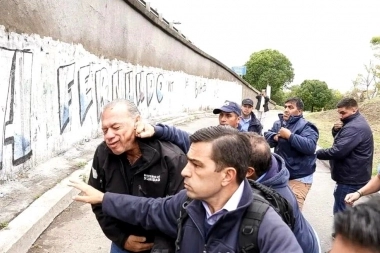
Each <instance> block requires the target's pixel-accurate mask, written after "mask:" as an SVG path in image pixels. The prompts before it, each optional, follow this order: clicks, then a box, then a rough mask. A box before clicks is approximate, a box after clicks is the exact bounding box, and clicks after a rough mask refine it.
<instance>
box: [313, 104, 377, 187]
mask: <svg viewBox="0 0 380 253" xmlns="http://www.w3.org/2000/svg"><path fill="white" fill-rule="evenodd" d="M333 136H335V138H334V143H333V146H332V147H331V148H328V149H320V150H318V151H317V157H318V159H321V160H330V167H331V177H332V179H333V180H334V181H336V182H337V183H338V184H348V185H360V184H366V183H367V182H368V181H369V180H370V179H371V174H372V162H373V145H374V144H373V134H372V131H371V128H370V126H369V125H368V122H367V121H366V119H365V118H364V117H363V116H362V115H361V114H360V113H359V112H357V113H355V114H354V115H351V116H349V117H347V118H346V119H344V120H343V127H342V128H341V129H340V130H339V131H337V132H335V131H334V129H333Z"/></svg>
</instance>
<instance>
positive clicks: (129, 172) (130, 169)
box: [121, 153, 143, 192]
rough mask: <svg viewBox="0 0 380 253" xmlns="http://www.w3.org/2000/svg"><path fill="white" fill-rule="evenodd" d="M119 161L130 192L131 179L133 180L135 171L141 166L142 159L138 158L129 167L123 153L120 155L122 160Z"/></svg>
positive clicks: (125, 155)
mask: <svg viewBox="0 0 380 253" xmlns="http://www.w3.org/2000/svg"><path fill="white" fill-rule="evenodd" d="M121 161H122V163H123V168H124V171H123V172H124V173H123V174H124V175H125V179H126V180H127V182H126V183H127V185H128V189H129V190H130V192H131V191H132V181H133V180H132V179H133V176H134V175H135V173H136V171H137V170H138V169H139V168H140V166H141V165H142V164H143V158H142V157H139V158H138V159H137V160H136V162H135V163H134V164H133V165H131V164H130V163H129V161H128V159H127V154H126V153H124V154H123V155H122V158H121Z"/></svg>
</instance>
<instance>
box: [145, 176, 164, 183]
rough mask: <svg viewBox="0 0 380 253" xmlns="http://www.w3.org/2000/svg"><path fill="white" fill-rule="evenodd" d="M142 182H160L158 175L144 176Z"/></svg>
mask: <svg viewBox="0 0 380 253" xmlns="http://www.w3.org/2000/svg"><path fill="white" fill-rule="evenodd" d="M144 180H145V181H151V182H160V175H158V176H155V175H148V174H144Z"/></svg>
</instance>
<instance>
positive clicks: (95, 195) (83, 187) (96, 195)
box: [68, 179, 104, 204]
mask: <svg viewBox="0 0 380 253" xmlns="http://www.w3.org/2000/svg"><path fill="white" fill-rule="evenodd" d="M69 181H70V183H69V184H68V185H69V186H72V187H74V188H77V189H78V190H80V191H81V192H83V193H84V195H83V196H80V195H77V196H74V197H73V199H74V200H75V201H79V202H85V203H90V204H99V203H102V202H103V197H104V193H103V192H101V191H98V190H96V189H95V188H94V187H92V186H90V185H88V184H86V183H85V182H83V181H80V180H78V179H70V180H69Z"/></svg>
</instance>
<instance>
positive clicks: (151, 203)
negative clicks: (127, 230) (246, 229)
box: [102, 180, 303, 253]
mask: <svg viewBox="0 0 380 253" xmlns="http://www.w3.org/2000/svg"><path fill="white" fill-rule="evenodd" d="M186 199H187V195H186V190H183V191H181V192H179V193H177V194H176V195H174V196H170V197H167V198H158V199H153V198H143V197H135V196H130V195H125V194H115V193H108V192H107V193H105V195H104V199H103V204H102V206H103V212H104V213H105V214H107V215H110V216H112V217H115V218H117V219H120V220H123V221H125V222H128V223H131V224H134V225H139V226H142V227H144V228H145V229H152V230H154V229H156V230H160V231H162V232H164V233H166V234H167V235H168V236H171V237H173V238H175V237H176V236H177V219H178V217H179V213H180V210H181V205H182V204H183V203H184V202H185V201H186ZM252 201H253V195H252V190H251V187H250V186H249V183H248V182H247V181H246V180H245V181H244V190H243V194H242V198H241V200H240V202H239V205H238V208H237V209H236V210H234V211H230V212H227V213H226V214H224V215H223V216H222V217H221V218H220V219H219V220H218V221H217V222H216V223H215V224H214V225H213V226H212V227H211V228H210V230H209V233H208V234H207V236H206V233H205V225H204V223H205V216H206V213H205V209H204V207H203V205H202V202H201V201H199V200H193V201H192V202H191V203H190V204H189V205H188V206H187V207H186V210H187V213H188V218H187V219H186V220H185V221H184V224H183V231H182V232H183V235H182V240H181V242H180V252H181V253H194V252H197V253H198V252H208V253H227V252H230V253H233V252H239V251H238V249H237V248H238V234H239V232H240V231H239V230H240V223H241V220H242V217H243V214H244V212H245V211H246V209H247V208H248V206H249V205H250V203H251V202H252ZM258 247H259V249H260V252H265V253H283V252H287V253H292V252H297V253H302V252H303V251H302V249H301V247H300V246H299V244H298V243H297V241H296V239H295V237H294V236H293V234H292V232H291V231H290V229H289V227H288V226H287V225H286V224H285V223H284V222H283V221H282V219H281V217H280V216H279V215H278V214H277V213H276V212H275V211H274V210H273V209H272V208H269V209H268V211H267V213H266V214H265V215H264V218H263V220H262V222H261V225H260V227H259V231H258Z"/></svg>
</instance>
